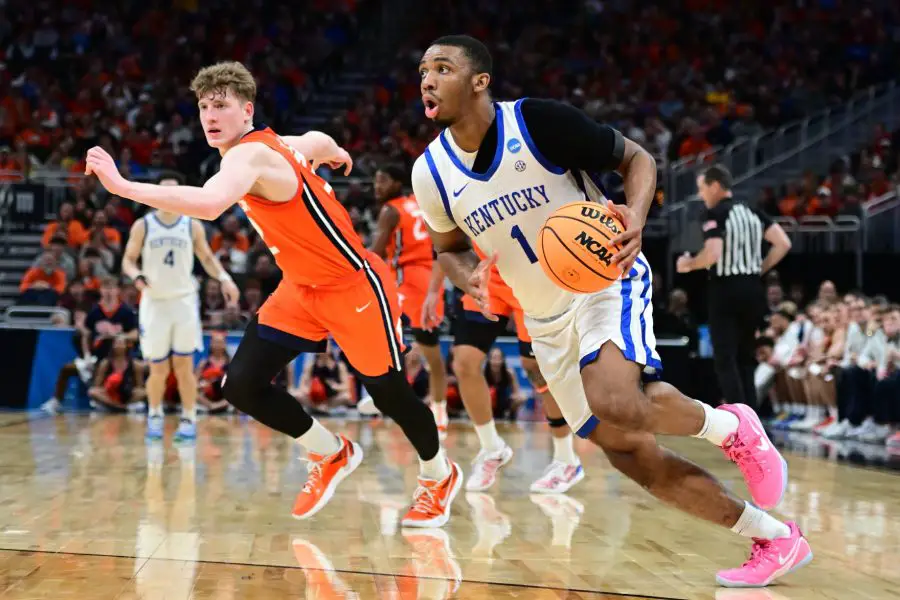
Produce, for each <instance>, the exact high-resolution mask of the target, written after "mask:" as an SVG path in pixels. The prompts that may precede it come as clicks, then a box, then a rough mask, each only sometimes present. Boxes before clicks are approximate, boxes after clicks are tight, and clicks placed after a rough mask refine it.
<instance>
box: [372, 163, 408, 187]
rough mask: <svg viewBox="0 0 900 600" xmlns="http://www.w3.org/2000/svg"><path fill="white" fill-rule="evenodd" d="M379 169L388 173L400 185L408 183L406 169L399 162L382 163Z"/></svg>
mask: <svg viewBox="0 0 900 600" xmlns="http://www.w3.org/2000/svg"><path fill="white" fill-rule="evenodd" d="M378 170H379V171H381V172H382V173H384V174H386V175H387V176H388V177H390V178H391V179H393V180H394V181H396V182H397V183H399V184H400V185H406V179H407V177H406V169H404V168H403V167H402V166H400V165H399V164H397V163H389V164H385V165H381V166H380V167H378Z"/></svg>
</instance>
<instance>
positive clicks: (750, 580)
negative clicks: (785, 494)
mask: <svg viewBox="0 0 900 600" xmlns="http://www.w3.org/2000/svg"><path fill="white" fill-rule="evenodd" d="M786 525H787V526H788V527H790V528H791V535H789V536H788V537H786V538H778V539H777V540H758V539H756V538H754V539H753V548H752V549H751V550H750V560H748V561H747V562H745V563H744V564H743V565H741V566H740V567H738V568H737V569H728V570H727V571H719V573H718V574H717V575H716V582H717V583H718V584H719V585H723V586H725V587H765V586H767V585H769V584H770V583H772V582H773V581H775V580H776V579H778V578H779V577H781V576H783V575H787V574H788V573H790V572H792V571H796V570H797V569H799V568H800V567H802V566H804V565H806V564H807V563H809V561H811V560H812V559H813V553H812V550H811V549H810V547H809V543H808V542H807V541H806V538H805V537H803V534H802V533H801V532H800V528H798V527H797V524H796V523H794V522H792V521H789V522H788V523H786Z"/></svg>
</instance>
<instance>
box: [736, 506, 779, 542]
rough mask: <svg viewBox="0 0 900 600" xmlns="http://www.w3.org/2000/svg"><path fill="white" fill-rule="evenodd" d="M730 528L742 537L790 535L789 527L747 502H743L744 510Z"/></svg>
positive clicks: (775, 537)
mask: <svg viewBox="0 0 900 600" xmlns="http://www.w3.org/2000/svg"><path fill="white" fill-rule="evenodd" d="M731 530H732V531H733V532H735V533H736V534H738V535H742V536H744V537H749V538H758V539H763V540H775V539H778V538H786V537H788V536H789V535H791V529H790V527H788V526H787V525H785V524H784V523H782V522H781V521H779V520H778V519H776V518H775V517H773V516H772V515H770V514H769V513H767V512H765V511H763V510H760V509H758V508H756V507H755V506H753V505H752V504H750V503H749V502H745V503H744V512H742V513H741V516H740V518H739V519H738V520H737V523H735V524H734V527H732V528H731Z"/></svg>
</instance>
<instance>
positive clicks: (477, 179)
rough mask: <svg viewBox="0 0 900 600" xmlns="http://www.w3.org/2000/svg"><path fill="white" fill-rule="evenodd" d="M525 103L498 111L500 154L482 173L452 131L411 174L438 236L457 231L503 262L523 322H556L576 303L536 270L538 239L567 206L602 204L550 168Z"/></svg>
mask: <svg viewBox="0 0 900 600" xmlns="http://www.w3.org/2000/svg"><path fill="white" fill-rule="evenodd" d="M521 102H522V101H521V100H519V101H517V102H498V103H495V105H494V106H495V110H496V111H497V114H496V119H497V149H496V152H495V154H494V158H493V162H492V163H491V165H490V167H489V168H488V170H487V171H486V172H485V173H475V172H473V171H472V170H471V166H472V164H473V163H474V161H475V156H476V153H475V152H471V153H467V152H464V151H463V150H461V149H460V148H459V147H458V146H457V145H456V143H455V142H454V141H453V136H452V135H451V134H450V132H449V131H448V130H444V131H443V132H441V134H440V135H439V136H438V137H437V138H436V139H435V140H434V141H433V142H431V144H429V145H428V148H426V150H425V153H424V154H423V155H422V156H420V157H419V158H418V160H416V164H415V166H414V167H413V187H414V190H415V194H416V199H417V200H418V202H419V205H420V207H421V208H422V211H423V213H424V217H425V220H426V222H427V223H428V225H429V226H430V227H431V228H432V229H434V230H435V231H437V232H440V233H443V232H448V231H452V230H453V229H455V228H457V227H459V228H460V229H461V230H462V231H463V232H464V233H466V235H468V236H469V237H470V238H471V240H472V242H473V244H475V245H477V246H478V247H479V248H480V249H481V250H482V251H483V252H484V253H485V254H487V255H492V254H495V253H496V254H498V258H497V267H498V270H499V272H500V276H501V277H502V278H503V280H504V281H505V282H506V283H507V284H508V285H509V286H510V287H511V288H512V290H513V293H514V294H515V296H516V298H517V299H518V300H519V303H520V304H521V306H522V309H523V310H524V311H525V314H527V315H529V316H531V317H537V318H543V317H551V316H554V315H558V314H560V313H561V312H563V311H564V310H565V309H566V307H567V306H568V305H569V304H570V303H571V302H572V301H573V299H574V298H575V295H574V294H572V293H571V292H567V291H565V290H562V289H561V288H559V287H557V286H555V285H553V284H551V283H550V282H549V281H547V278H546V275H545V274H544V272H543V270H542V269H541V266H540V265H539V264H538V258H537V253H536V248H537V245H538V231H539V230H540V228H541V227H542V226H543V224H544V222H545V221H546V220H547V218H548V217H549V216H550V215H551V214H552V213H553V211H555V210H556V209H558V208H559V207H560V206H562V205H564V204H568V203H570V202H575V201H579V200H592V201H600V202H605V198H603V197H602V194H601V193H600V192H599V190H598V189H597V188H596V186H594V185H593V184H592V183H591V181H590V178H588V177H587V176H585V175H584V174H582V173H580V172H573V171H570V170H567V169H563V168H560V167H557V166H555V165H553V164H551V163H550V162H548V161H547V160H546V159H545V158H544V157H543V156H542V155H541V153H540V151H539V150H538V149H537V148H536V147H535V145H534V144H533V143H532V140H531V138H530V136H529V134H528V130H527V128H526V126H525V122H524V120H523V118H522V113H521V108H520V106H521Z"/></svg>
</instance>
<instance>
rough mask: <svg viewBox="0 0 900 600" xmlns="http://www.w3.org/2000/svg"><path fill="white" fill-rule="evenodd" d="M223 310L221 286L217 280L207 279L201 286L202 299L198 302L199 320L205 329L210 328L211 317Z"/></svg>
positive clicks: (223, 299)
mask: <svg viewBox="0 0 900 600" xmlns="http://www.w3.org/2000/svg"><path fill="white" fill-rule="evenodd" d="M224 308H225V298H224V297H223V296H222V284H221V283H219V281H218V280H217V279H212V278H208V279H207V280H206V282H205V283H204V286H203V299H202V300H201V302H200V319H201V321H202V322H203V325H204V326H205V327H207V326H210V325H211V323H212V320H213V318H214V317H213V315H215V314H218V313H219V312H221V311H222V310H223V309H224Z"/></svg>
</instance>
